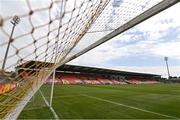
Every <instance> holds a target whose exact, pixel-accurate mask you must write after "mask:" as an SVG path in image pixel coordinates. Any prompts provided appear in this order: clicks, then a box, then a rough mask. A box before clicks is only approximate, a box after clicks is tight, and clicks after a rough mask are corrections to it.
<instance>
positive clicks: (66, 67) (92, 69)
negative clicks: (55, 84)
mask: <svg viewBox="0 0 180 120" xmlns="http://www.w3.org/2000/svg"><path fill="white" fill-rule="evenodd" d="M44 64H47V63H45V62H40V61H28V62H26V63H23V64H21V65H19V66H17V67H16V68H19V69H25V68H27V69H34V70H35V69H38V68H39V67H40V66H43V65H44ZM50 64H52V65H53V63H50ZM36 65H38V66H36ZM56 70H57V71H66V72H81V73H97V74H113V75H127V76H143V77H161V75H157V74H148V73H138V72H128V71H121V70H112V69H105V68H96V67H87V66H78V65H68V64H64V65H62V66H60V67H58V68H57V69H56Z"/></svg>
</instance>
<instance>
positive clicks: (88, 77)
mask: <svg viewBox="0 0 180 120" xmlns="http://www.w3.org/2000/svg"><path fill="white" fill-rule="evenodd" d="M34 62H36V63H37V62H38V61H30V62H27V63H24V64H23V65H20V66H17V68H16V69H17V73H19V74H20V73H21V74H22V73H23V74H22V78H24V79H25V78H26V77H28V74H26V67H28V66H30V65H31V64H33V63H34ZM29 70H31V71H33V70H37V68H36V67H35V68H31V69H28V71H29ZM160 79H161V76H160V75H155V74H146V73H136V72H127V71H119V70H111V69H103V68H94V67H85V66H76V65H62V66H60V67H59V68H57V69H56V77H55V81H54V82H55V84H72V85H75V84H97V85H110V84H155V83H159V81H160ZM52 81H53V78H52V76H50V77H49V78H48V79H47V80H46V82H45V84H50V83H52Z"/></svg>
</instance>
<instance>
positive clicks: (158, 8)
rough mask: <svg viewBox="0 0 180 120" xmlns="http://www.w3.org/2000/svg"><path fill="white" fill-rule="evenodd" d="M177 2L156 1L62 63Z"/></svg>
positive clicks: (171, 0) (168, 0) (169, 0)
mask: <svg viewBox="0 0 180 120" xmlns="http://www.w3.org/2000/svg"><path fill="white" fill-rule="evenodd" d="M178 2H180V0H163V1H162V2H160V3H158V4H157V5H155V6H153V7H152V8H150V9H148V10H147V11H145V12H143V13H142V14H140V15H138V16H137V17H135V18H134V19H132V20H130V21H129V22H127V23H126V24H124V25H122V26H120V27H119V28H117V29H115V30H114V31H112V32H111V33H109V34H107V35H106V36H104V37H102V38H101V39H99V40H98V41H96V42H95V43H93V44H91V45H89V46H88V47H87V48H85V49H83V50H82V51H80V52H79V53H77V54H75V55H73V56H71V57H69V58H67V59H66V60H65V61H63V62H62V63H67V62H69V61H71V60H73V59H75V58H77V57H79V56H81V55H83V54H84V53H86V52H88V51H90V50H92V49H93V48H95V47H97V46H99V45H101V44H102V43H104V42H106V41H108V40H110V39H112V38H113V37H115V36H117V35H119V34H121V33H123V32H125V31H127V30H128V29H130V28H132V27H134V26H135V25H137V24H139V23H141V22H143V21H145V20H147V19H148V18H150V17H152V16H154V15H156V14H158V13H160V12H161V11H163V10H165V9H167V8H169V7H171V6H173V5H174V4H176V3H178Z"/></svg>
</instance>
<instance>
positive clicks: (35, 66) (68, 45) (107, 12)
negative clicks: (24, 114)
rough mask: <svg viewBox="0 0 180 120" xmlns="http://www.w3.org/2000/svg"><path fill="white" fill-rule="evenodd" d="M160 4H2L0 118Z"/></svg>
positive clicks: (64, 0) (121, 0) (87, 0)
mask: <svg viewBox="0 0 180 120" xmlns="http://www.w3.org/2000/svg"><path fill="white" fill-rule="evenodd" d="M165 1H169V0H165ZM172 1H175V0H172ZM176 1H178V0H176ZM160 2H162V0H21V1H20V0H1V1H0V67H1V68H0V118H6V119H12V118H17V117H18V115H19V114H20V112H21V111H22V110H23V108H24V107H25V105H26V104H27V102H28V101H29V100H30V99H31V98H32V96H33V95H34V94H35V93H36V92H37V91H38V90H39V88H40V87H41V86H42V85H43V84H44V83H45V81H46V80H47V78H48V77H49V76H50V75H51V74H52V73H53V71H54V70H55V69H56V68H57V67H59V66H61V65H62V64H64V63H66V62H67V61H68V59H69V57H71V56H72V55H75V54H76V53H78V52H79V51H81V50H82V49H84V48H86V47H87V46H89V45H91V44H92V43H94V42H96V41H98V40H99V39H100V38H102V37H103V36H105V35H107V34H108V33H110V32H112V31H113V30H115V29H116V28H118V27H120V26H122V25H124V24H126V23H127V22H128V21H130V20H132V19H133V18H135V17H136V16H138V15H140V14H141V13H143V12H144V11H146V10H148V9H150V8H151V7H153V6H155V5H156V4H158V3H160ZM39 92H41V91H39ZM48 92H49V94H50V90H48ZM37 94H41V93H37ZM49 103H50V101H49Z"/></svg>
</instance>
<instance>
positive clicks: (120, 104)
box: [82, 94, 180, 119]
mask: <svg viewBox="0 0 180 120" xmlns="http://www.w3.org/2000/svg"><path fill="white" fill-rule="evenodd" d="M82 95H83V96H86V97H89V98H92V99H96V100H99V101H104V102H108V103H111V104H114V105H118V106H123V107H127V108H131V109H135V110H139V111H143V112H147V113H152V114H155V115H160V116H164V117H168V118H173V119H180V118H177V117H174V116H170V115H165V114H161V113H157V112H153V111H150V110H145V109H142V108H138V107H134V106H130V105H126V104H122V103H118V102H114V101H110V100H106V99H103V98H98V97H94V96H90V95H85V94H82Z"/></svg>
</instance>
